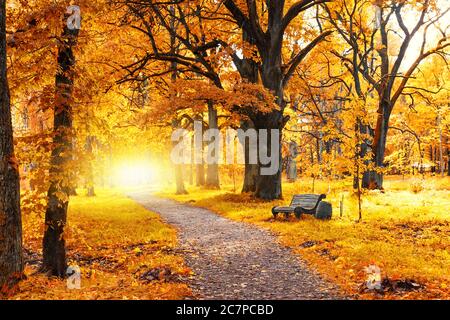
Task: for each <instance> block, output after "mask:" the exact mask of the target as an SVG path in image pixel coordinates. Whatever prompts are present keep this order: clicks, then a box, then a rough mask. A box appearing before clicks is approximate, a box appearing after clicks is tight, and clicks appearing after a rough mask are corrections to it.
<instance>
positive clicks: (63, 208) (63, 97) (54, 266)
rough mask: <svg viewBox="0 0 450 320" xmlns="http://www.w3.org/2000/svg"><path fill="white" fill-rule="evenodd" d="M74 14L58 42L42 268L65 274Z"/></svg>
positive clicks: (61, 274)
mask: <svg viewBox="0 0 450 320" xmlns="http://www.w3.org/2000/svg"><path fill="white" fill-rule="evenodd" d="M72 14H73V12H72V11H67V13H66V14H65V15H64V19H63V23H64V27H63V32H62V35H61V37H60V39H59V41H60V43H59V46H58V60H57V61H58V67H59V68H58V71H57V74H56V79H55V84H56V99H55V106H54V124H53V131H54V138H53V144H54V147H53V150H52V157H51V163H50V164H51V168H50V176H51V182H50V188H49V191H48V205H47V210H46V212H45V228H46V229H45V234H44V239H43V256H44V265H43V269H44V270H45V271H46V272H48V273H49V274H51V275H55V276H59V277H64V276H65V273H66V269H67V261H66V248H65V240H64V227H65V225H66V220H67V209H68V205H69V196H70V189H71V187H72V186H71V181H69V180H70V176H69V169H68V164H69V162H70V159H71V156H72V152H71V149H72V148H71V147H72V139H71V129H72V118H73V115H72V91H73V81H74V76H75V75H74V65H75V56H74V52H73V47H74V46H75V45H76V43H77V37H78V33H79V26H77V25H75V24H73V26H72V27H69V24H68V23H66V22H67V19H69V17H71V16H72Z"/></svg>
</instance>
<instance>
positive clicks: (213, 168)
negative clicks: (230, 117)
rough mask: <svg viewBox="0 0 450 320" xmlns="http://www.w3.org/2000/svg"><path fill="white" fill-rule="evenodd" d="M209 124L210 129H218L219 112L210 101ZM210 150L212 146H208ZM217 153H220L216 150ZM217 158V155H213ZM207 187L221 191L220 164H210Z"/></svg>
mask: <svg viewBox="0 0 450 320" xmlns="http://www.w3.org/2000/svg"><path fill="white" fill-rule="evenodd" d="M208 124H209V129H218V128H219V124H218V119H217V110H216V109H215V108H214V105H213V103H212V101H208ZM208 148H210V146H208ZM215 152H220V151H219V150H215ZM213 156H215V154H214V155H213ZM206 186H207V187H208V188H212V189H220V183H219V163H208V166H207V169H206Z"/></svg>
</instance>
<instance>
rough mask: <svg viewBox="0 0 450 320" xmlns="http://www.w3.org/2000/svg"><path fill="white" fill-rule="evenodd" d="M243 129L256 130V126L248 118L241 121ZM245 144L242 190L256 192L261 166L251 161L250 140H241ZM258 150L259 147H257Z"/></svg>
mask: <svg viewBox="0 0 450 320" xmlns="http://www.w3.org/2000/svg"><path fill="white" fill-rule="evenodd" d="M241 129H242V130H243V131H244V132H245V131H247V130H249V129H252V130H254V129H255V126H254V125H253V122H252V121H251V120H250V119H248V120H246V121H242V122H241ZM240 143H241V144H243V146H244V160H245V164H244V183H243V186H242V192H243V193H247V192H255V191H256V180H257V178H258V175H259V167H258V164H251V163H250V141H240ZM256 150H257V148H256Z"/></svg>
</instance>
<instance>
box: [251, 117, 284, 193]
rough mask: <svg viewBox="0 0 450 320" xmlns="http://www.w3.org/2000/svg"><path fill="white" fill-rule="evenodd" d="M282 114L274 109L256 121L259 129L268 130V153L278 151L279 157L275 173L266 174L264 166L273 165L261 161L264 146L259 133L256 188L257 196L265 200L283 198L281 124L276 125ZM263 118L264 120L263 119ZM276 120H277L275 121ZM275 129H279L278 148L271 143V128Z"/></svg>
mask: <svg viewBox="0 0 450 320" xmlns="http://www.w3.org/2000/svg"><path fill="white" fill-rule="evenodd" d="M280 115H281V114H280V113H279V112H278V111H274V112H272V113H270V114H267V115H264V116H260V117H259V118H260V121H258V122H255V126H256V127H257V128H258V129H264V130H267V131H268V134H267V145H266V146H265V147H266V148H267V155H268V156H269V155H272V154H271V153H272V152H275V153H277V155H276V156H277V157H278V168H277V170H276V173H275V174H271V175H270V174H264V173H263V172H262V170H264V168H266V167H269V166H270V165H273V164H272V163H271V164H269V165H264V164H262V163H261V158H260V157H261V154H260V153H261V150H260V149H261V147H264V146H262V145H261V143H260V139H261V136H260V134H259V137H258V153H259V154H258V167H259V168H258V169H259V172H258V176H257V180H256V190H255V196H256V197H257V198H260V199H264V200H274V199H281V198H282V189H281V177H282V159H281V125H280V126H279V127H277V126H275V125H276V124H277V121H276V119H277V118H278V117H279V116H280ZM261 120H262V121H261ZM274 120H275V121H274ZM271 128H272V129H275V130H278V133H279V136H278V141H277V142H276V148H275V149H274V150H271V149H272V143H271V133H270V130H271Z"/></svg>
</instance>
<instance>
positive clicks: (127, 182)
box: [114, 162, 158, 187]
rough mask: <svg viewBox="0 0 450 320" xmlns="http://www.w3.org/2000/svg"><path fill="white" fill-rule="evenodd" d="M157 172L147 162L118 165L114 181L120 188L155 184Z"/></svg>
mask: <svg viewBox="0 0 450 320" xmlns="http://www.w3.org/2000/svg"><path fill="white" fill-rule="evenodd" d="M157 176H158V170H157V169H156V168H155V167H154V166H153V165H152V164H151V163H147V162H130V163H123V164H120V165H118V166H117V167H116V168H115V170H114V180H115V183H116V184H117V185H120V186H127V187H130V186H138V185H148V184H152V183H155V182H157Z"/></svg>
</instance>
